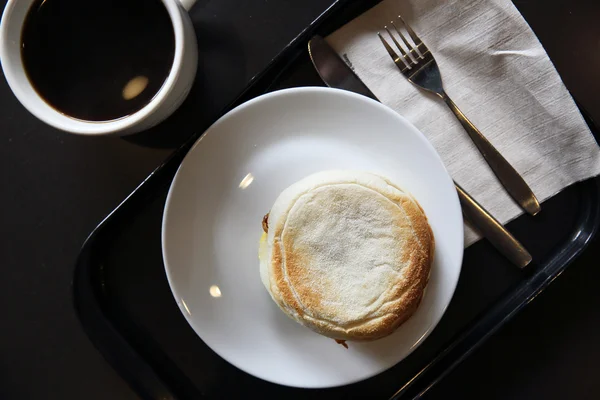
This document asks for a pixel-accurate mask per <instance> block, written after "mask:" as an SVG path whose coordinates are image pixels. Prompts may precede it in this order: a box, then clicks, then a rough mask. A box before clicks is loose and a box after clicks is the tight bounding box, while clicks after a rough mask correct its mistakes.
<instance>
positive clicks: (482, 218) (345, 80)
mask: <svg viewBox="0 0 600 400" xmlns="http://www.w3.org/2000/svg"><path fill="white" fill-rule="evenodd" d="M308 53H309V55H310V59H311V60H312V63H313V65H314V66H315V68H316V70H317V72H318V73H319V76H320V77H321V79H323V82H325V84H327V86H329V87H332V88H336V89H344V90H348V91H350V92H354V93H359V94H362V95H363V96H367V97H370V98H371V99H373V100H377V101H379V99H378V98H377V97H376V96H375V95H374V94H373V92H371V90H369V88H368V87H367V86H366V85H365V84H364V83H363V82H362V81H361V80H360V78H359V77H358V76H357V75H356V74H355V73H354V71H352V69H351V68H350V67H349V66H348V65H347V64H346V63H345V62H344V60H342V59H341V57H340V56H339V55H338V54H337V53H336V52H335V50H334V49H333V48H332V47H331V46H330V45H329V44H328V43H327V42H326V41H325V40H324V39H323V38H322V37H320V36H315V37H313V38H312V39H311V40H310V41H309V42H308ZM454 184H455V185H456V191H457V192H458V198H459V200H460V205H461V206H462V210H463V215H464V217H465V218H466V219H467V220H468V221H469V222H470V223H471V224H472V225H473V226H475V228H477V229H478V230H479V232H481V234H482V235H483V236H484V237H485V238H486V239H488V240H489V241H490V243H491V244H492V245H493V246H494V247H495V248H496V249H498V251H500V253H502V254H503V255H504V256H505V257H506V258H508V259H509V260H510V261H511V262H512V263H513V264H515V265H517V266H518V267H520V268H523V267H525V266H527V265H528V264H529V263H530V262H531V254H529V252H528V251H527V249H525V247H523V245H522V244H521V243H519V241H518V240H517V239H515V237H514V236H513V235H512V234H511V233H510V232H509V231H507V230H506V228H504V226H503V225H502V224H501V223H500V222H498V220H496V219H495V218H494V217H493V216H492V215H491V214H490V213H489V212H488V211H487V210H486V209H485V208H483V207H482V206H481V205H480V204H479V203H477V201H476V200H475V199H474V198H473V197H471V196H470V195H469V194H468V193H467V192H465V191H464V190H463V189H462V188H461V187H460V186H459V185H458V184H457V183H456V182H454Z"/></svg>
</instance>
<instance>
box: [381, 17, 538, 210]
mask: <svg viewBox="0 0 600 400" xmlns="http://www.w3.org/2000/svg"><path fill="white" fill-rule="evenodd" d="M398 18H399V19H400V21H401V22H402V23H403V24H404V27H405V28H406V32H408V35H409V36H410V38H411V39H412V41H413V43H414V44H412V43H410V42H409V41H408V40H407V38H406V37H405V36H404V34H402V32H401V31H400V29H398V27H396V24H394V22H393V21H392V22H391V26H392V27H393V29H394V31H395V32H396V35H397V36H398V37H400V39H401V40H402V42H403V44H404V47H403V46H402V45H401V44H400V43H399V42H398V40H396V38H395V37H394V35H393V34H392V32H391V31H390V29H389V28H388V27H387V26H386V27H384V29H385V30H386V31H387V33H388V35H389V36H390V38H391V39H392V41H393V42H394V45H395V46H396V47H397V48H398V50H399V51H400V54H401V55H400V56H399V55H398V54H397V53H396V52H395V51H394V49H393V48H392V46H390V44H389V43H388V42H387V41H386V40H385V39H384V38H383V36H381V33H379V32H377V36H379V39H381V43H383V46H384V47H385V49H386V50H387V52H388V53H389V55H390V57H392V59H393V60H394V63H395V64H396V66H397V67H398V68H399V69H400V72H402V75H404V76H405V77H406V78H407V79H408V80H409V81H410V82H411V83H413V84H414V85H416V86H418V87H420V88H422V89H425V90H428V91H430V92H433V93H435V94H436V95H438V96H439V97H440V98H442V99H443V100H444V102H445V103H446V104H447V105H448V107H450V109H451V110H452V112H453V113H454V115H456V118H458V120H459V121H460V123H461V124H462V126H463V127H464V128H465V130H466V131H467V133H468V134H469V137H470V138H471V140H473V142H474V143H475V145H476V146H477V148H478V149H479V151H480V152H481V154H482V155H483V157H484V159H485V160H486V161H487V163H488V164H489V166H490V167H491V168H492V171H494V173H495V174H496V176H497V177H498V179H499V180H500V182H501V183H502V185H503V186H504V188H505V189H506V191H507V192H508V193H509V194H510V195H511V196H512V198H513V199H514V200H515V201H516V202H517V203H518V204H519V205H520V206H521V208H523V209H524V210H525V211H527V212H528V213H529V214H531V215H535V214H537V213H538V212H539V211H540V209H541V208H540V204H539V202H538V200H537V198H536V197H535V195H534V194H533V192H532V190H531V188H530V187H529V185H527V182H525V180H524V179H523V177H521V175H519V173H518V172H517V171H516V170H515V169H514V168H513V166H512V165H510V163H509V162H508V161H507V160H506V159H505V158H504V157H503V156H502V154H500V152H499V151H498V150H496V148H495V147H494V146H493V145H492V144H491V143H490V142H489V140H487V139H486V137H485V136H483V134H482V133H481V132H480V131H479V129H477V128H476V127H475V125H473V123H472V122H471V121H469V119H468V118H467V117H466V116H465V114H463V113H462V111H460V109H459V108H458V107H457V106H456V104H454V102H453V101H452V100H451V99H450V97H448V95H447V94H446V92H445V91H444V87H443V85H442V76H441V74H440V69H439V67H438V65H437V63H436V62H435V59H434V58H433V54H431V52H430V51H429V49H428V48H427V46H425V44H424V43H423V42H422V41H421V39H419V37H418V36H417V34H416V33H415V32H414V31H413V30H412V29H411V28H410V26H409V25H408V24H407V23H406V22H405V21H404V20H403V19H402V17H401V16H400V15H399V16H398Z"/></svg>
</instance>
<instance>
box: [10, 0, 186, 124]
mask: <svg viewBox="0 0 600 400" xmlns="http://www.w3.org/2000/svg"><path fill="white" fill-rule="evenodd" d="M34 1H35V0H9V1H8V4H7V5H6V8H5V9H4V13H3V14H2V22H1V23H0V61H1V62H2V69H3V71H4V75H5V77H6V80H7V82H8V85H9V86H10V88H11V90H12V91H13V93H14V94H15V96H16V97H17V99H19V101H20V102H21V104H23V106H25V108H27V110H29V112H31V113H32V114H33V115H35V116H36V117H37V118H39V119H40V120H42V121H44V122H46V123H47V124H49V125H52V126H53V127H55V128H58V129H61V130H63V131H67V132H71V133H77V134H82V135H127V134H131V133H135V132H140V131H142V130H145V129H148V128H150V127H152V126H154V125H156V124H158V123H159V122H161V121H162V120H164V119H165V118H167V117H168V116H169V115H171V114H172V113H173V111H175V110H176V109H177V107H179V106H180V105H181V103H182V102H183V100H185V98H186V97H187V95H188V93H189V91H190V89H191V87H192V84H193V82H194V78H195V76H196V69H197V67H198V46H197V43H196V34H195V32H194V27H193V25H192V21H191V19H190V17H189V15H188V12H187V10H189V9H190V8H191V7H192V5H193V4H194V3H195V2H196V0H161V1H162V2H163V4H164V5H165V7H166V9H167V11H168V13H169V16H170V18H171V22H172V24H173V29H174V32H175V57H174V58H173V66H172V68H171V72H170V73H169V75H168V76H167V78H166V80H165V82H164V84H163V85H162V87H161V88H160V90H159V91H158V92H157V93H156V95H155V96H154V97H153V98H152V100H151V101H150V102H149V103H148V104H147V105H146V106H144V107H143V108H142V109H140V110H139V111H137V112H135V113H133V114H131V115H128V116H125V117H122V118H119V119H115V120H110V121H82V120H79V119H75V118H71V117H69V116H66V115H64V114H62V113H60V112H59V111H57V110H56V109H54V108H53V107H51V106H50V105H49V104H48V103H46V101H44V99H42V98H41V97H40V95H39V94H38V93H37V92H36V91H35V89H34V88H33V86H32V85H31V83H30V82H29V79H28V78H27V75H26V73H25V70H24V69H23V62H22V60H21V31H22V29H23V23H24V22H25V17H26V16H27V13H28V11H29V8H30V6H31V4H32V3H33V2H34ZM83 1H88V0H83Z"/></svg>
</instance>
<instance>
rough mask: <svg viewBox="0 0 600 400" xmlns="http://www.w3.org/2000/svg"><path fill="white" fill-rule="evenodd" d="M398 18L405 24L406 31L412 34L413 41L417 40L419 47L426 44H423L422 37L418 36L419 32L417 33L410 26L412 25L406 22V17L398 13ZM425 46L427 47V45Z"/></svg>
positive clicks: (416, 43)
mask: <svg viewBox="0 0 600 400" xmlns="http://www.w3.org/2000/svg"><path fill="white" fill-rule="evenodd" d="M398 18H399V19H400V21H402V23H403V24H404V27H405V28H406V32H408V35H409V36H410V38H411V39H412V40H413V42H415V45H416V46H417V47H419V46H420V45H423V46H425V44H423V42H422V41H421V39H419V37H418V36H417V34H416V33H415V31H413V30H412V28H411V27H410V25H409V24H407V23H406V21H405V20H404V18H402V15H398ZM425 48H427V46H425Z"/></svg>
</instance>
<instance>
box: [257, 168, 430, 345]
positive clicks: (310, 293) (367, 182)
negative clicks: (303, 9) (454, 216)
mask: <svg viewBox="0 0 600 400" xmlns="http://www.w3.org/2000/svg"><path fill="white" fill-rule="evenodd" d="M257 222H258V221H257ZM264 222H265V223H263V228H264V229H266V230H267V233H266V234H265V235H263V239H262V240H261V243H260V250H259V258H260V261H261V262H260V275H261V279H262V282H263V284H264V285H265V287H266V288H267V290H268V291H269V293H270V294H271V297H272V298H273V300H274V301H275V303H277V305H278V306H279V308H281V310H282V311H283V312H284V313H286V314H287V315H288V316H290V317H291V318H293V319H294V320H296V321H297V322H299V323H300V324H302V325H304V326H306V327H308V328H310V329H312V330H314V331H315V332H317V333H320V334H321V335H325V336H328V337H330V338H333V339H338V340H374V339H379V338H381V337H384V336H387V335H389V334H390V333H392V332H393V331H394V330H395V329H396V328H398V326H400V324H402V323H403V322H405V321H406V320H407V319H408V318H410V316H411V315H412V314H413V313H414V312H415V310H416V309H417V307H418V306H419V303H420V301H421V298H422V297H423V292H424V290H425V287H426V285H427V281H428V279H429V272H430V269H431V263H432V260H433V252H434V238H433V233H432V231H431V228H430V227H429V224H428V222H427V217H426V216H425V213H424V212H423V210H422V209H421V207H420V206H419V204H418V203H417V201H416V200H415V199H414V198H413V197H412V196H411V195H410V194H409V193H407V192H406V191H404V190H402V189H400V188H399V187H398V186H396V185H395V184H393V183H391V182H390V181H389V180H387V179H386V178H383V177H381V176H378V175H374V174H371V173H366V172H355V171H325V172H319V173H316V174H314V175H310V176H308V177H306V178H304V179H302V180H300V181H299V182H297V183H295V184H293V185H292V186H290V187H288V188H287V189H285V190H284V191H283V192H282V193H281V194H280V195H279V197H278V198H277V200H276V201H275V204H274V205H273V207H272V208H271V211H270V212H269V214H268V218H267V219H266V220H265V221H264Z"/></svg>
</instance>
